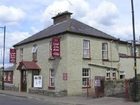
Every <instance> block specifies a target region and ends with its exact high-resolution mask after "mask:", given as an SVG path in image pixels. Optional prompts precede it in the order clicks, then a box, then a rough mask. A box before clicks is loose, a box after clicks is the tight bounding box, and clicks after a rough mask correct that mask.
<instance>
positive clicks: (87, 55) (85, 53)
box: [83, 40, 90, 58]
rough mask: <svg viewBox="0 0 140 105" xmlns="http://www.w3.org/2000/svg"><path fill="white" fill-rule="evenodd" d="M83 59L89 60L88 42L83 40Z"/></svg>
mask: <svg viewBox="0 0 140 105" xmlns="http://www.w3.org/2000/svg"><path fill="white" fill-rule="evenodd" d="M83 58H90V40H83Z"/></svg>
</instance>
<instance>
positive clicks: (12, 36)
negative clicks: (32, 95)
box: [0, 0, 140, 64]
mask: <svg viewBox="0 0 140 105" xmlns="http://www.w3.org/2000/svg"><path fill="white" fill-rule="evenodd" d="M139 5H140V0H134V7H135V27H136V37H137V39H139V36H140V21H139V19H140V14H139V10H140V6H139ZM63 11H70V12H72V13H73V15H72V18H75V19H77V20H79V21H81V22H84V23H86V24H88V25H90V26H92V27H94V28H97V29H99V30H101V31H104V32H106V33H108V34H110V35H112V36H115V37H117V38H120V39H122V40H132V21H131V20H132V19H131V0H0V27H3V26H6V63H8V61H9V57H8V56H9V54H8V53H9V48H11V47H12V45H14V44H15V43H17V42H19V41H21V40H23V39H25V38H27V37H29V36H31V35H33V34H34V33H36V32H38V31H40V30H42V29H44V28H46V27H48V26H50V25H51V24H52V19H51V17H53V16H55V15H56V14H58V13H59V12H63ZM2 46H3V29H2V28H0V64H1V63H2Z"/></svg>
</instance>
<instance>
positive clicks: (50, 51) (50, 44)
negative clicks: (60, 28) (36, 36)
mask: <svg viewBox="0 0 140 105" xmlns="http://www.w3.org/2000/svg"><path fill="white" fill-rule="evenodd" d="M49 56H50V57H52V41H50V43H49Z"/></svg>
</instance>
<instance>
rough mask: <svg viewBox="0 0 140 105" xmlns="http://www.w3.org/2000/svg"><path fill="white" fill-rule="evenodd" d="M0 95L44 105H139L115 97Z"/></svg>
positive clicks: (5, 91) (12, 92)
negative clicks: (51, 104) (42, 102)
mask: <svg viewBox="0 0 140 105" xmlns="http://www.w3.org/2000/svg"><path fill="white" fill-rule="evenodd" d="M0 94H4V95H9V96H15V97H21V98H29V99H35V100H39V101H45V102H46V103H47V102H51V103H53V104H55V105H140V102H130V101H128V100H126V99H124V98H115V97H101V98H92V97H83V96H66V97H51V96H43V95H38V94H30V93H24V92H15V91H7V90H0Z"/></svg>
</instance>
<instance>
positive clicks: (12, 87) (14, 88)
mask: <svg viewBox="0 0 140 105" xmlns="http://www.w3.org/2000/svg"><path fill="white" fill-rule="evenodd" d="M0 89H2V86H1V85H0ZM4 90H11V91H19V87H16V86H14V85H13V84H8V83H5V84H4Z"/></svg>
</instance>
